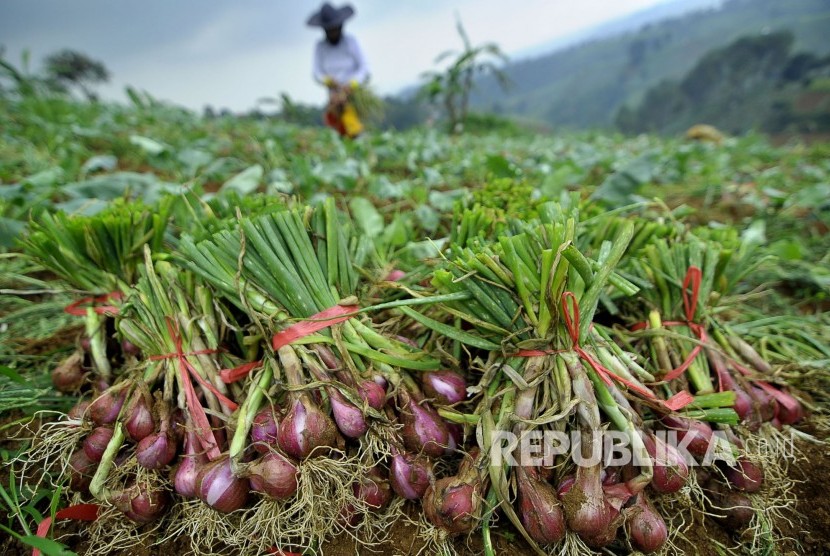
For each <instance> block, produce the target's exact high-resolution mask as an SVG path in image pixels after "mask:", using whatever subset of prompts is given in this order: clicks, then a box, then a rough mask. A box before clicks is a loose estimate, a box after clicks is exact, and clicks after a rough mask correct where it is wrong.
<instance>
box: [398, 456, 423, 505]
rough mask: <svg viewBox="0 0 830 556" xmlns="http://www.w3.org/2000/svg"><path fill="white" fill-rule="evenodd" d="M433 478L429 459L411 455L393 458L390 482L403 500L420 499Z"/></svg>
mask: <svg viewBox="0 0 830 556" xmlns="http://www.w3.org/2000/svg"><path fill="white" fill-rule="evenodd" d="M431 477H432V464H431V463H430V461H429V460H428V459H427V458H425V457H423V456H416V455H413V454H409V453H403V454H395V455H394V456H392V463H391V465H390V466H389V482H390V484H391V485H392V490H394V491H395V493H396V494H397V495H398V496H400V497H401V498H405V499H407V500H418V499H420V498H421V497H422V496H423V495H424V493H425V492H426V490H427V487H429V483H430V479H431Z"/></svg>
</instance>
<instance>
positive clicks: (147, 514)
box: [115, 483, 168, 523]
mask: <svg viewBox="0 0 830 556" xmlns="http://www.w3.org/2000/svg"><path fill="white" fill-rule="evenodd" d="M167 502H168V496H167V492H166V491H164V490H163V489H161V488H156V487H152V486H150V485H147V484H139V483H135V484H133V485H131V486H129V487H127V488H125V489H124V490H123V491H122V492H121V494H119V495H118V496H117V497H116V499H115V506H116V507H117V508H118V509H119V510H121V511H122V512H124V515H126V516H127V517H128V518H130V519H131V520H133V521H135V522H137V523H149V522H151V521H154V520H155V519H157V518H158V517H160V516H161V514H163V513H164V510H165V509H166V508H167Z"/></svg>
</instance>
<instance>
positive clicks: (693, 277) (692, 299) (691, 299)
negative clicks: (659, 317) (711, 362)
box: [631, 265, 707, 381]
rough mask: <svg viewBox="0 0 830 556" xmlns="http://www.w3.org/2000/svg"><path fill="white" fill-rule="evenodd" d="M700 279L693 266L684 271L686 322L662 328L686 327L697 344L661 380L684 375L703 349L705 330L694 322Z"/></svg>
mask: <svg viewBox="0 0 830 556" xmlns="http://www.w3.org/2000/svg"><path fill="white" fill-rule="evenodd" d="M702 279H703V272H702V271H701V270H700V269H699V268H698V267H696V266H694V265H692V266H690V267H689V270H687V271H686V277H685V278H684V279H683V310H684V312H685V316H686V320H685V321H676V320H671V321H666V322H664V323H663V326H688V327H689V330H691V331H692V333H693V334H695V336H697V339H698V340H699V343H698V344H697V345H696V346H695V347H694V348H693V349H692V351H691V353H689V355H688V357H686V360H685V361H683V363H682V364H681V365H680V366H679V367H677V368H676V369H672V370H671V371H669V372H668V373H666V375H665V376H664V377H663V380H666V381H669V380H674V379H675V378H677V377H679V376H680V375H682V374H683V373H685V372H686V369H688V368H689V366H690V365H691V364H692V361H694V360H695V357H697V355H698V354H699V353H700V351H701V350H702V349H703V344H704V343H705V342H706V338H707V336H706V329H705V328H703V325H701V324H698V323H696V322H695V312H696V311H697V301H698V298H699V296H700V282H701V280H702ZM689 286H691V288H692V292H691V296H689V293H688V289H689ZM647 326H648V324H647V323H645V322H641V323H638V324H635V325H634V326H632V327H631V330H642V329H643V328H646V327H647Z"/></svg>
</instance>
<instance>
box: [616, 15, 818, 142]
mask: <svg viewBox="0 0 830 556" xmlns="http://www.w3.org/2000/svg"><path fill="white" fill-rule="evenodd" d="M793 42H794V37H793V35H792V33H791V32H789V31H776V32H773V33H765V34H761V35H754V36H746V37H741V38H739V39H737V40H736V41H735V42H733V43H732V44H730V45H728V46H726V47H724V48H717V49H715V50H712V51H710V52H709V53H708V54H707V55H706V56H704V57H703V58H701V59H700V61H699V62H698V63H697V64H695V66H694V67H693V68H692V69H691V70H690V71H689V73H687V74H686V75H685V76H684V77H683V79H681V80H679V81H675V80H665V81H661V82H660V83H659V84H658V85H656V86H654V87H652V88H651V89H649V90H648V92H647V93H646V95H645V97H644V98H643V101H642V102H641V103H640V104H639V105H638V106H636V107H630V106H625V107H623V108H622V109H620V111H619V112H618V114H617V118H616V124H617V127H618V128H620V129H621V130H622V131H625V132H627V133H641V132H653V133H661V134H677V133H681V132H683V131H684V130H686V129H688V128H689V127H691V126H692V125H695V124H698V123H707V124H715V125H716V126H717V127H718V128H719V129H721V130H723V131H726V132H728V133H730V134H740V133H744V132H747V131H750V130H758V131H765V132H770V133H798V134H805V133H826V132H829V131H830V94H828V92H827V83H828V79H829V78H830V55H828V56H823V57H818V56H816V55H814V54H808V53H799V54H795V55H793V52H792V45H793Z"/></svg>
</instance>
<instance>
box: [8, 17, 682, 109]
mask: <svg viewBox="0 0 830 556" xmlns="http://www.w3.org/2000/svg"><path fill="white" fill-rule="evenodd" d="M666 1H667V0H579V1H573V0H512V1H511V2H507V1H505V0H421V1H417V2H415V1H396V0H355V1H353V2H352V3H351V4H352V6H354V8H355V10H356V12H357V13H356V15H355V16H354V17H353V18H352V19H350V20H349V21H348V23H347V24H346V26H345V31H346V32H347V33H351V34H353V35H354V36H356V37H357V39H358V40H359V41H360V42H361V44H362V46H363V49H364V51H365V52H366V55H367V58H368V59H369V65H370V67H371V70H372V83H373V85H374V88H375V90H376V91H378V92H379V93H381V94H391V93H395V92H398V91H399V90H400V89H401V88H403V87H405V86H408V85H412V84H415V83H417V82H418V76H419V75H420V74H421V73H422V72H424V71H427V70H429V69H433V68H434V60H435V57H436V56H437V55H438V54H440V53H441V52H443V51H445V50H447V49H455V48H458V47H459V46H460V39H459V38H458V35H457V34H456V31H455V16H456V14H457V15H458V16H459V17H460V18H461V20H462V22H463V24H464V27H465V28H466V30H467V34H468V35H469V37H470V39H471V41H472V42H473V43H474V44H476V43H482V42H488V41H493V42H496V43H497V44H498V45H499V46H501V48H502V49H503V50H504V51H505V52H507V53H508V54H511V55H514V56H515V55H517V54H518V55H520V56H521V55H522V54H523V53H527V52H529V51H530V50H531V49H533V48H534V47H538V46H539V45H540V44H546V43H549V42H550V41H552V40H554V39H557V38H563V37H568V36H570V35H573V34H574V33H578V32H580V31H584V30H586V29H588V28H591V27H593V26H596V25H597V24H600V23H603V22H605V21H609V20H612V19H616V18H618V17H620V16H623V15H626V14H629V13H632V12H635V11H638V10H641V9H644V8H647V7H650V6H654V5H656V4H661V3H665V2H666ZM333 4H334V5H335V6H340V5H341V3H340V2H333ZM320 5H321V2H319V1H317V0H314V1H311V0H233V1H231V0H0V44H2V45H4V46H5V48H6V52H5V57H6V58H7V59H8V60H10V61H11V62H12V63H14V64H15V65H19V63H20V53H21V51H22V50H23V49H28V50H29V51H30V52H31V59H32V65H33V66H34V67H33V68H32V69H38V67H39V62H40V60H41V59H42V58H43V56H44V55H46V54H49V53H51V52H54V51H56V50H59V49H61V48H71V49H74V50H78V51H80V52H83V53H85V54H87V55H88V56H90V57H92V58H95V59H97V60H100V61H102V62H103V63H104V65H106V67H107V68H108V69H109V70H110V73H111V74H112V79H111V83H110V84H109V85H107V86H105V87H101V88H99V91H100V92H101V93H102V94H103V96H104V97H106V98H113V99H117V100H121V99H123V98H124V97H123V90H124V86H125V85H128V84H129V85H132V86H134V87H136V88H139V89H144V90H147V91H148V92H149V93H150V94H152V95H153V96H154V97H156V98H160V99H164V100H167V101H172V102H174V103H176V104H180V105H184V106H187V107H189V108H192V109H195V110H201V109H202V108H204V106H206V105H212V106H213V107H215V108H221V107H228V108H231V109H232V110H238V111H241V110H248V109H250V108H253V107H254V106H255V105H256V103H257V99H260V98H262V97H269V96H270V97H276V96H278V94H279V93H281V92H286V93H288V94H289V95H290V96H291V98H292V99H294V100H295V101H301V102H304V103H314V104H319V103H322V102H323V100H324V96H325V95H324V92H323V91H322V89H321V88H320V87H319V86H318V85H316V84H315V83H314V82H313V81H312V79H311V59H312V51H313V48H314V43H315V42H316V41H317V40H318V39H319V38H320V37H321V36H322V32H321V31H320V30H319V29H316V28H310V27H307V26H306V25H305V21H306V19H307V18H308V16H309V15H310V14H311V13H312V12H314V11H316V10H317V9H318V8H319V6H320Z"/></svg>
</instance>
